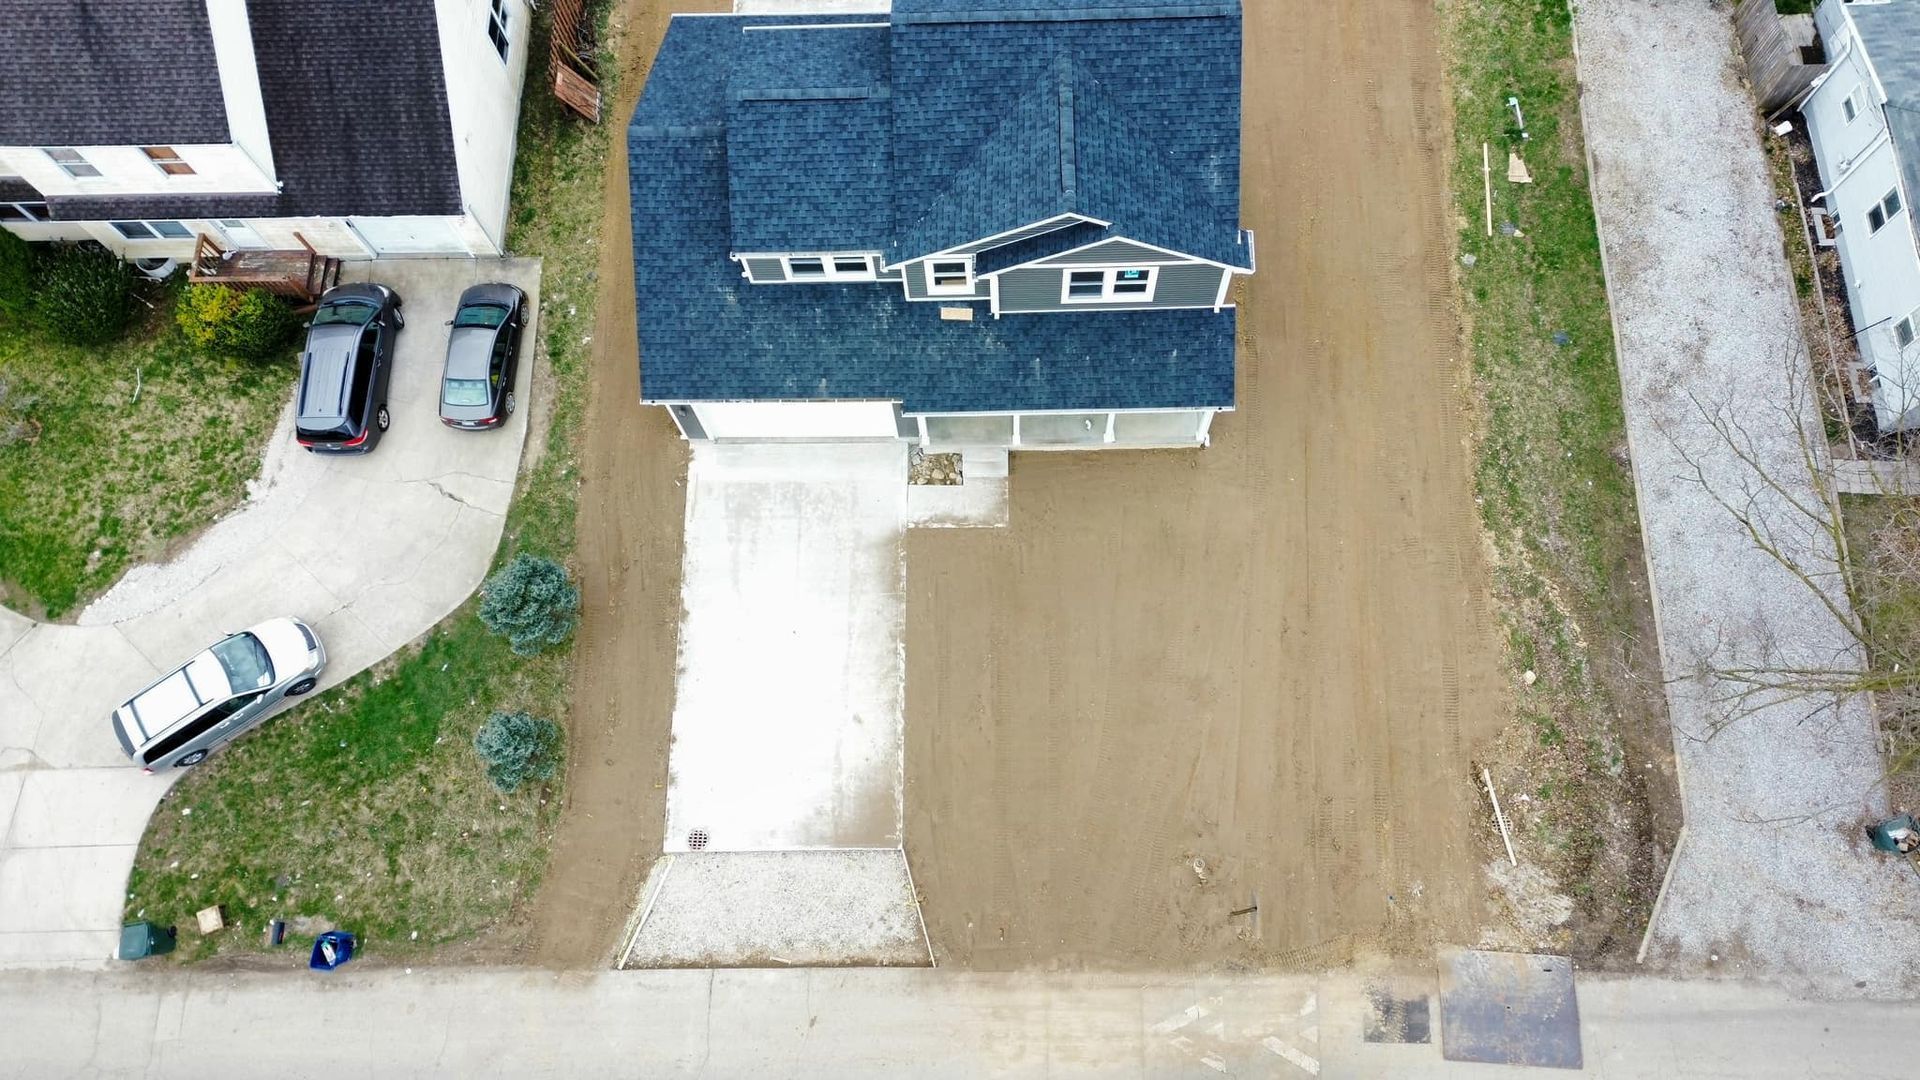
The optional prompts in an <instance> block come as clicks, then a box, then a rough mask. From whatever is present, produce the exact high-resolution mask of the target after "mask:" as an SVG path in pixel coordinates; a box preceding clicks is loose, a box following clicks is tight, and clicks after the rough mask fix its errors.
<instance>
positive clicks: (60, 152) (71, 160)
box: [47, 146, 100, 180]
mask: <svg viewBox="0 0 1920 1080" xmlns="http://www.w3.org/2000/svg"><path fill="white" fill-rule="evenodd" d="M47 156H48V157H50V158H52V159H53V162H54V164H56V165H58V166H60V167H61V168H62V169H65V170H66V171H67V175H68V176H71V177H73V178H74V179H75V180H91V179H93V178H94V177H96V176H99V175H100V170H99V169H96V168H94V167H93V163H92V162H90V161H88V160H87V159H86V158H83V157H81V156H80V151H78V150H75V149H74V148H73V147H71V146H50V147H48V148H47Z"/></svg>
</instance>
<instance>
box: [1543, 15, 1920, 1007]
mask: <svg viewBox="0 0 1920 1080" xmlns="http://www.w3.org/2000/svg"><path fill="white" fill-rule="evenodd" d="M1575 29H1576V33H1577V34H1578V38H1579V64H1580V82H1581V109H1582V113H1583V118H1584V120H1585V125H1586V133H1587V142H1588V148H1589V152H1590V154H1591V156H1592V164H1593V176H1594V190H1595V199H1596V203H1597V209H1598V212H1599V217H1600V232H1601V241H1602V248H1603V251H1604V255H1605V260H1606V266H1607V282H1608V286H1609V289H1610V291H1611V294H1612V298H1613V310H1614V318H1615V322H1616V326H1617V329H1618V347H1619V351H1620V369H1621V377H1622V381H1623V384H1624V388H1625V392H1626V411H1627V428H1628V434H1629V438H1630V442H1631V446H1632V451H1633V466H1634V474H1635V480H1636V482H1637V484H1638V487H1639V494H1640V513H1641V517H1642V524H1643V528H1644V531H1645V534H1646V545H1647V558H1648V562H1649V564H1650V570H1651V574H1652V584H1653V591H1654V606H1655V610H1656V613H1657V617H1658V622H1659V627H1660V638H1661V654H1662V658H1663V661H1664V664H1665V667H1666V672H1667V675H1668V677H1669V678H1670V679H1672V680H1674V681H1672V682H1670V683H1669V691H1668V693H1669V702H1670V709H1671V716H1672V720H1673V726H1674V729H1675V730H1674V743H1675V749H1676V751H1677V754H1678V757H1679V760H1680V764H1681V766H1682V796H1683V800H1684V803H1685V810H1686V821H1687V824H1686V838H1685V841H1684V842H1683V844H1682V846H1681V849H1680V852H1679V854H1678V856H1677V858H1678V863H1677V866H1676V868H1675V870H1674V873H1673V878H1672V883H1671V886H1670V889H1669V891H1668V895H1667V897H1666V902H1665V906H1664V908H1663V910H1662V911H1661V912H1660V914H1659V916H1658V919H1657V922H1656V925H1655V926H1654V934H1653V946H1652V949H1651V950H1650V952H1649V962H1656V961H1657V962H1658V963H1661V964H1663V965H1664V966H1667V967H1669V968H1671V969H1674V970H1677V971H1681V972H1686V973H1690V974H1706V973H1715V974H1721V975H1727V976H1741V977H1758V978H1767V979H1773V980H1778V981H1782V982H1785V983H1787V984H1789V985H1792V986H1795V987H1796V988H1798V989H1802V990H1806V991H1809V992H1813V993H1819V994H1836V995H1838V994H1862V995H1868V996H1875V997H1884V996H1898V995H1902V994H1906V993H1910V992H1912V991H1913V990H1914V989H1916V988H1917V987H1920V880H1916V878H1915V877H1914V875H1913V874H1912V873H1911V872H1910V871H1909V870H1908V869H1907V868H1906V867H1904V866H1901V865H1900V864H1899V863H1898V862H1895V861H1893V860H1891V859H1888V858H1885V857H1881V856H1878V855H1876V854H1874V853H1872V852H1871V851H1870V850H1869V849H1868V848H1867V846H1866V844H1865V842H1864V838H1863V837H1862V835H1861V824H1862V823H1863V822H1864V821H1866V820H1868V819H1870V818H1874V817H1877V816H1879V815H1881V814H1882V812H1883V811H1884V810H1885V805H1884V796H1883V793H1882V791H1881V789H1880V786H1879V784H1880V779H1881V776H1882V766H1881V760H1880V755H1879V753H1878V751H1877V749H1876V748H1875V745H1874V733H1873V724H1872V720H1871V717H1870V716H1869V713H1868V710H1867V706H1866V703H1865V702H1864V701H1861V700H1855V701H1850V702H1848V703H1846V705H1845V707H1844V708H1842V709H1840V710H1839V711H1838V713H1837V714H1836V713H1831V712H1829V713H1826V714H1822V715H1820V716H1818V717H1815V718H1812V719H1808V718H1806V713H1807V712H1808V706H1807V705H1806V704H1805V703H1800V704H1797V705H1776V706H1773V707H1771V708H1768V709H1766V710H1764V711H1762V712H1760V713H1758V714H1756V715H1753V716H1750V717H1747V718H1746V719H1743V720H1741V721H1739V722H1738V723H1736V724H1735V725H1733V726H1732V727H1730V728H1728V729H1727V730H1725V731H1723V732H1721V733H1720V734H1719V735H1717V736H1715V737H1713V738H1712V739H1710V740H1708V739H1707V738H1706V735H1707V734H1708V732H1709V731H1710V729H1711V728H1712V726H1713V724H1714V722H1715V720H1716V719H1718V718H1719V717H1720V716H1721V713H1720V712H1719V711H1718V708H1717V707H1716V706H1715V705H1714V703H1713V700H1712V699H1713V698H1714V697H1715V696H1716V695H1717V694H1719V693H1723V692H1724V690H1725V687H1724V686H1723V685H1721V684H1719V683H1718V682H1717V680H1714V679H1712V678H1710V677H1707V676H1703V675H1700V674H1698V673H1699V672H1700V671H1701V670H1702V664H1701V660H1702V658H1703V657H1715V658H1717V659H1718V661H1719V663H1720V664H1721V665H1722V666H1724V665H1725V663H1726V662H1727V659H1728V658H1731V657H1735V656H1741V657H1754V656H1757V655H1760V654H1761V653H1763V652H1764V651H1765V650H1766V649H1767V648H1768V647H1769V644H1770V643H1773V644H1777V645H1778V646H1779V647H1781V648H1783V649H1784V650H1786V651H1787V655H1788V656H1789V657H1798V658H1801V659H1808V658H1817V659H1818V660H1819V661H1820V662H1829V661H1830V659H1831V657H1833V656H1836V655H1838V656H1842V657H1851V658H1852V660H1853V662H1858V659H1859V656H1858V651H1857V650H1855V649H1853V648H1852V646H1851V639H1850V638H1849V637H1848V636H1847V635H1846V633H1845V632H1844V630H1843V629H1842V628H1841V627H1840V625H1839V624H1838V623H1837V622H1836V621H1835V620H1834V619H1833V618H1832V617H1831V615H1829V614H1828V613H1827V612H1825V611H1824V610H1823V609H1822V608H1821V606H1820V605H1819V603H1818V602H1817V601H1816V600H1815V598H1814V597H1813V596H1812V594H1811V593H1809V592H1808V591H1806V589H1805V588H1804V587H1803V586H1801V585H1800V584H1798V583H1797V582H1796V581H1794V580H1793V579H1792V578H1791V577H1790V576H1789V575H1788V574H1787V573H1786V572H1785V571H1784V570H1783V569H1782V568H1781V567H1780V566H1779V565H1778V564H1777V563H1775V562H1774V561H1773V560H1772V559H1771V558H1770V557H1769V556H1768V555H1766V554H1765V553H1763V552H1761V551H1760V550H1759V549H1758V548H1756V547H1755V546H1754V544H1753V543H1752V542H1751V540H1749V539H1748V537H1747V536H1746V535H1745V534H1744V533H1743V532H1742V530H1741V528H1740V526H1739V524H1738V523H1737V522H1736V521H1735V520H1734V518H1733V517H1732V516H1731V515H1730V514H1729V513H1728V512H1727V511H1726V510H1724V509H1722V508H1721V507H1719V506H1718V505H1716V504H1715V502H1714V501H1713V499H1712V497H1711V496H1710V494H1709V492H1708V491H1707V490H1706V489H1703V488H1702V486H1701V485H1700V484H1698V483H1695V482H1693V481H1692V480H1691V476H1692V470H1691V468H1690V467H1689V466H1688V465H1687V464H1686V460H1687V459H1688V458H1694V459H1696V460H1704V462H1705V466H1706V467H1705V472H1706V478H1707V483H1708V484H1709V485H1711V486H1712V488H1713V489H1715V490H1719V491H1722V492H1726V493H1733V492H1736V491H1739V490H1740V489H1741V485H1742V484H1743V482H1745V481H1746V480H1747V479H1749V478H1750V476H1749V475H1747V474H1743V470H1744V466H1742V465H1741V464H1739V462H1738V461H1736V460H1735V459H1734V457H1733V455H1732V454H1731V453H1730V452H1729V451H1728V449H1727V447H1726V445H1725V444H1724V442H1723V440H1721V438H1720V437H1719V436H1718V435H1717V434H1716V433H1715V432H1714V431H1713V430H1712V428H1711V427H1710V426H1709V425H1708V424H1707V423H1706V421H1705V418H1704V415H1703V412H1702V409H1701V405H1700V404H1699V403H1702V402H1704V403H1706V404H1707V405H1708V406H1709V407H1719V406H1724V407H1725V408H1727V409H1728V410H1729V415H1731V416H1734V417H1737V419H1738V422H1739V423H1741V424H1742V425H1744V426H1745V427H1746V428H1747V430H1748V431H1749V433H1750V434H1751V435H1752V437H1753V439H1754V444H1755V449H1756V451H1757V453H1758V455H1759V456H1760V458H1761V459H1762V460H1763V461H1765V462H1767V463H1768V468H1769V471H1770V472H1771V473H1773V474H1774V475H1776V476H1781V477H1787V478H1804V476H1805V474H1804V472H1803V471H1797V469H1798V466H1797V464H1796V457H1797V453H1798V439H1797V438H1796V435H1795V426H1794V424H1793V423H1792V421H1791V420H1790V418H1789V415H1790V413H1791V412H1792V411H1793V410H1801V411H1802V413H1803V415H1805V414H1806V413H1805V411H1806V410H1811V409H1812V408H1813V404H1812V402H1811V401H1810V400H1808V399H1807V396H1806V395H1805V394H1804V393H1802V392H1800V391H1799V390H1798V389H1797V382H1796V381H1794V380H1789V378H1788V376H1787V367H1786V361H1785V357H1787V356H1788V355H1790V354H1791V353H1792V351H1794V350H1797V349H1798V348H1799V345H1798V342H1799V341H1800V328H1799V324H1798V316H1797V314H1796V311H1795V308H1794V303H1793V295H1792V282H1791V280H1790V278H1789V276H1788V271H1787V266H1786V261H1785V258H1784V256H1783V254H1782V249H1781V233H1780V228H1779V225H1778V223H1777V221H1776V219H1775V216H1774V215H1775V212H1774V209H1773V202H1774V195H1773V191H1772V189H1771V188H1770V186H1769V185H1768V182H1767V165H1766V161H1765V158H1764V156H1763V155H1762V153H1761V148H1760V146H1759V142H1758V134H1757V130H1756V123H1755V118H1754V112H1753V105H1752V102H1751V100H1750V98H1749V97H1748V95H1747V92H1746V89H1745V86H1744V84H1743V83H1742V82H1741V77H1740V71H1739V68H1738V59H1737V56H1736V53H1735V51H1734V44H1733V28H1732V21H1731V7H1730V5H1727V4H1725V3H1711V4H1709V3H1700V2H1697V0H1695V2H1684V3H1682V2H1659V0H1587V2H1583V3H1581V4H1580V5H1579V9H1578V12H1577V14H1576V20H1575ZM1794 362H1797V363H1800V364H1804V363H1805V362H1806V361H1805V359H1804V357H1800V358H1798V359H1797V360H1796V361H1794ZM1800 381H1804V380H1800ZM1812 430H1813V431H1815V432H1818V431H1819V430H1820V427H1819V422H1818V420H1817V419H1816V420H1814V421H1813V426H1812ZM1801 486H1803V487H1809V488H1810V485H1806V484H1802V485H1801ZM1758 509H1759V512H1760V513H1761V514H1763V515H1766V516H1767V517H1768V518H1769V519H1770V520H1775V521H1781V522H1788V521H1790V518H1789V516H1788V514H1787V512H1786V511H1783V510H1782V503H1781V501H1780V500H1779V499H1778V498H1775V499H1774V500H1773V501H1771V502H1767V501H1763V502H1762V503H1761V504H1760V506H1759V508H1758ZM1801 557H1802V559H1804V560H1806V561H1807V563H1808V564H1809V565H1820V564H1822V563H1823V562H1824V563H1825V564H1827V565H1831V561H1832V558H1833V552H1832V550H1831V548H1830V547H1822V546H1820V545H1818V544H1811V545H1810V546H1809V547H1808V548H1807V549H1806V550H1804V551H1803V552H1801Z"/></svg>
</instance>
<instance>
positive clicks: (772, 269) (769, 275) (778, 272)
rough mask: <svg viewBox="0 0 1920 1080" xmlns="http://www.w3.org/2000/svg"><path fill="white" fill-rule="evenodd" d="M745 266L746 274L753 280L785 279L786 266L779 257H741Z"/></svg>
mask: <svg viewBox="0 0 1920 1080" xmlns="http://www.w3.org/2000/svg"><path fill="white" fill-rule="evenodd" d="M740 261H741V262H743V263H745V264H746V266H747V276H748V277H749V278H751V279H753V280H754V281H785V280H787V268H786V267H785V266H783V265H781V263H780V260H779V259H742V260H740Z"/></svg>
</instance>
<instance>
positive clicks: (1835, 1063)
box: [0, 967, 1920, 1080]
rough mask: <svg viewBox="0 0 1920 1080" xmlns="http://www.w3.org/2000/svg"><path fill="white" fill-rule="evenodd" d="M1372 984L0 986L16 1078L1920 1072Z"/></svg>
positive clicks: (1792, 1006) (1230, 980)
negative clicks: (1443, 1022) (1455, 1031)
mask: <svg viewBox="0 0 1920 1080" xmlns="http://www.w3.org/2000/svg"><path fill="white" fill-rule="evenodd" d="M1365 990H1366V986H1365V984H1364V983H1363V982H1362V981H1361V980H1360V979H1358V978H1356V977H1354V976H1352V975H1350V974H1345V973H1342V974H1337V975H1332V976H1327V977H1321V978H1316V977H1314V976H1278V977H1273V976H1240V977H1220V978H1201V979H1187V978H1181V977H1177V976H1176V977H1165V976H1141V975H1137V974H1136V975H1086V976H1066V975H1040V974H1010V975H965V974H953V973H949V972H945V971H933V970H925V969H921V970H828V971H718V972H706V971H648V972H606V973H601V974H597V975H581V974H567V975H553V974H548V973H534V972H523V971H478V970H468V971H460V970H450V971H433V972H428V971H421V972H418V973H414V974H407V973H403V972H400V971H384V972H356V971H354V970H353V968H352V967H348V968H347V969H345V970H342V971H340V972H336V973H333V974H331V975H318V974H311V975H310V974H307V973H305V972H301V973H299V974H292V973H289V974H286V975H255V976H244V977H200V978H196V977H189V976H182V975H178V974H162V973H151V972H126V973H121V974H115V975H81V974H76V973H67V972H62V973H39V974H22V973H16V974H13V975H9V976H4V977H0V1016H5V1017H6V1018H7V1021H8V1023H7V1037H6V1048H5V1052H4V1053H0V1078H5V1080H13V1078H18V1080H28V1078H33V1080H38V1078H40V1077H48V1076H87V1077H96V1078H100V1080H117V1078H123V1077H124V1078H136V1077H137V1078H140V1080H166V1078H168V1077H180V1078H182V1080H223V1078H227V1077H259V1076H274V1077H282V1078H286V1080H297V1078H302V1077H316V1078H319V1077H338V1076H363V1077H401V1076H404V1077H429V1076H449V1077H462V1078H467V1077H491V1076H504V1077H513V1078H515V1080H538V1078H542V1077H554V1078H568V1080H572V1078H576V1077H579V1078H587V1077H601V1076H619V1077H633V1076H646V1077H668V1076H696V1075H697V1076H702V1077H709V1078H719V1077H752V1078H755V1080H765V1078H778V1077H809V1078H811V1077H835V1078H858V1077H889V1078H891V1077H922V1078H939V1077H956V1078H958V1077H966V1078H969V1080H972V1078H976V1077H987V1076H999V1077H1016V1078H1017V1077H1061V1076H1102V1077H1141V1078H1146V1077H1153V1078H1179V1077H1193V1078H1206V1080H1220V1078H1221V1077H1235V1076H1244V1077H1278V1078H1282V1080H1287V1078H1293V1080H1309V1078H1311V1077H1313V1076H1316V1075H1317V1076H1319V1077H1322V1078H1325V1080H1346V1078H1352V1077H1364V1078H1368V1080H1373V1078H1377V1077H1394V1078H1396V1080H1422V1078H1431V1077H1449V1078H1477V1077H1488V1078H1500V1080H1560V1078H1565V1077H1571V1076H1589V1077H1606V1078H1610V1080H1640V1078H1644V1077H1652V1076H1660V1077H1739V1078H1740V1080H1773V1078H1781V1080H1789V1078H1790V1080H1805V1078H1807V1077H1846V1078H1848V1080H1893V1078H1895V1077H1908V1076H1911V1075H1912V1069H1913V1061H1912V1035H1911V1032H1912V1031H1913V1030H1914V1027H1915V1025H1916V1023H1917V1022H1920V1006H1915V1005H1913V1004H1902V1005H1887V1004H1877V1005H1876V1004H1858V1003H1845V1004H1835V1003H1809V1002H1800V1001H1793V1000H1790V999H1789V998H1787V997H1786V996H1785V995H1783V994H1782V993H1781V992H1780V991H1779V990H1777V989H1774V988H1771V987H1763V986H1753V985H1743V984H1738V983H1678V982H1668V981H1664V980H1653V979H1642V980H1631V981H1629V980H1621V979H1602V978H1594V977H1591V976H1583V977H1582V978H1581V980H1580V983H1579V986H1578V995H1579V1011H1580V1017H1581V1021H1582V1025H1583V1027H1584V1036H1583V1043H1584V1047H1583V1049H1584V1061H1585V1067H1584V1068H1583V1069H1580V1070H1548V1069H1534V1068H1521V1067H1516V1066H1511V1065H1470V1064H1458V1063H1453V1062H1448V1061H1445V1060H1444V1059H1443V1058H1442V1056H1441V1052H1442V1047H1441V1045H1439V1043H1438V1042H1437V1041H1435V1042H1428V1043H1425V1044H1418V1045H1400V1044H1383V1043H1369V1042H1366V1041H1364V1038H1363V1025H1364V1023H1365V1018H1366V1016H1367V1013H1368V1007H1367V1000H1366V997H1365ZM1434 1027H1435V1036H1434V1037H1435V1039H1436V1040H1437V1039H1438V1038H1439V1035H1438V1024H1437V1023H1436V1024H1435V1025H1434Z"/></svg>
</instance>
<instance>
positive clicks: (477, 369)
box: [447, 326, 499, 379]
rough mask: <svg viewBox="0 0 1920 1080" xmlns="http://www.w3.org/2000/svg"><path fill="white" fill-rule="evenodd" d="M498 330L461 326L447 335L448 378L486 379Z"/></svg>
mask: <svg viewBox="0 0 1920 1080" xmlns="http://www.w3.org/2000/svg"><path fill="white" fill-rule="evenodd" d="M498 333H499V332H498V330H497V329H496V328H493V327H486V326H460V327H455V328H454V330H453V332H452V333H451V334H449V335H447V378H449V379H484V378H486V377H487V364H488V358H489V357H490V356H491V355H492V353H493V342H494V339H495V338H496V337H497V336H498Z"/></svg>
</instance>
